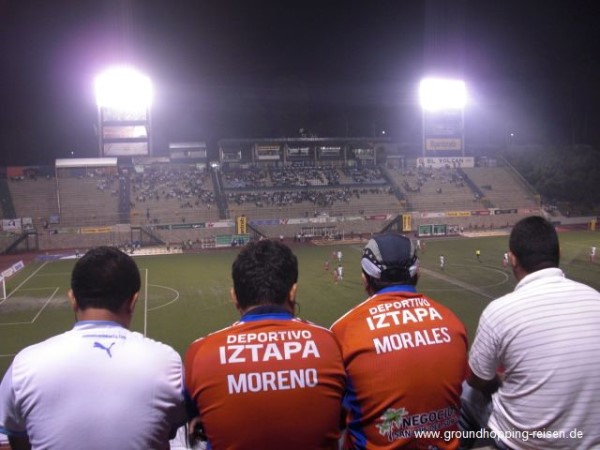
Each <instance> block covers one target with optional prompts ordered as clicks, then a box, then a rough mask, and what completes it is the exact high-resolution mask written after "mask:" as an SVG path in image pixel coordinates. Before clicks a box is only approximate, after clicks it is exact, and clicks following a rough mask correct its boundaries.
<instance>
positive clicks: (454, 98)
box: [419, 78, 467, 111]
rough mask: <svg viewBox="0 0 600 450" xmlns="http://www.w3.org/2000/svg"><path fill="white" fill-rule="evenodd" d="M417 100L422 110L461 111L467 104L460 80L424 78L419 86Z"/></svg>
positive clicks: (465, 93) (465, 91)
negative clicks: (418, 99)
mask: <svg viewBox="0 0 600 450" xmlns="http://www.w3.org/2000/svg"><path fill="white" fill-rule="evenodd" d="M419 98H420V101H421V107H422V108H423V110H427V111H442V110H449V109H452V110H456V109H459V110H462V109H464V107H465V104H466V102H467V88H466V86H465V82H464V81H462V80H448V79H441V78H425V79H423V80H422V81H421V84H420V85H419Z"/></svg>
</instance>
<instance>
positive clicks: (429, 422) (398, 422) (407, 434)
mask: <svg viewBox="0 0 600 450" xmlns="http://www.w3.org/2000/svg"><path fill="white" fill-rule="evenodd" d="M457 423H458V411H457V409H456V408H453V407H447V408H442V409H437V410H433V411H427V412H423V413H416V414H410V412H409V411H408V410H407V409H406V408H397V409H396V408H388V409H387V410H386V411H385V412H384V413H383V414H382V415H381V417H380V418H379V423H377V424H376V425H375V426H376V427H377V431H379V434H381V435H382V436H385V438H386V439H387V440H388V442H393V441H395V440H396V439H407V438H414V437H415V431H417V432H418V431H435V430H443V429H446V428H449V427H452V426H455V425H456V424H457Z"/></svg>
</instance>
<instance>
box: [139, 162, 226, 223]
mask: <svg viewBox="0 0 600 450" xmlns="http://www.w3.org/2000/svg"><path fill="white" fill-rule="evenodd" d="M130 186H131V192H130V196H131V223H132V225H140V224H157V223H183V222H187V223H193V222H206V221H215V220H218V218H219V211H218V208H217V207H216V205H215V191H214V187H213V183H212V180H211V177H210V176H209V174H208V173H207V172H206V170H205V169H199V168H197V167H196V166H193V165H170V166H167V165H158V166H146V167H143V168H137V169H136V171H135V172H134V173H133V174H132V175H131V184H130Z"/></svg>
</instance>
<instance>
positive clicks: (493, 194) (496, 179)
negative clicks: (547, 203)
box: [463, 167, 539, 208]
mask: <svg viewBox="0 0 600 450" xmlns="http://www.w3.org/2000/svg"><path fill="white" fill-rule="evenodd" d="M463 170H464V172H465V174H467V176H468V177H469V178H470V179H471V180H472V181H473V182H474V183H475V184H476V185H477V186H479V188H480V189H481V190H482V192H483V193H484V195H485V198H486V199H488V200H489V202H490V203H491V205H490V207H493V208H524V207H538V206H539V200H538V199H537V196H536V194H535V192H533V191H532V190H531V189H530V188H529V187H528V186H526V185H525V183H524V182H523V181H522V180H521V179H520V178H519V176H518V175H517V174H516V173H514V172H512V171H511V170H510V169H509V168H506V167H477V168H472V169H463Z"/></svg>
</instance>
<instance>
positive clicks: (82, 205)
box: [57, 172, 119, 227]
mask: <svg viewBox="0 0 600 450" xmlns="http://www.w3.org/2000/svg"><path fill="white" fill-rule="evenodd" d="M57 186H58V200H59V205H60V226H62V227H82V226H83V227H85V226H106V225H114V224H115V223H118V219H119V214H118V201H119V196H118V194H119V179H118V176H116V175H98V174H95V173H94V172H90V173H88V174H87V175H80V176H75V177H72V176H68V175H66V174H65V175H63V176H60V175H59V177H58V179H57Z"/></svg>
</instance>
